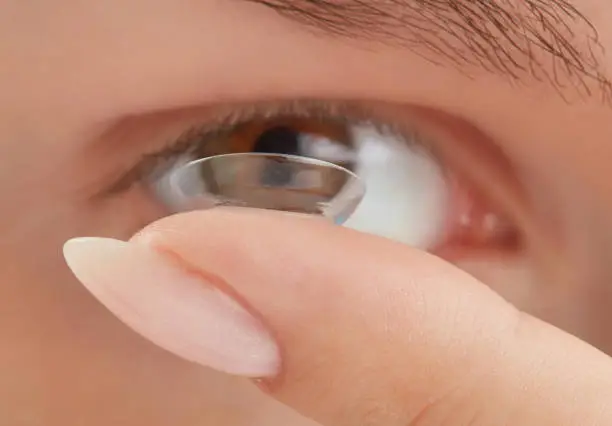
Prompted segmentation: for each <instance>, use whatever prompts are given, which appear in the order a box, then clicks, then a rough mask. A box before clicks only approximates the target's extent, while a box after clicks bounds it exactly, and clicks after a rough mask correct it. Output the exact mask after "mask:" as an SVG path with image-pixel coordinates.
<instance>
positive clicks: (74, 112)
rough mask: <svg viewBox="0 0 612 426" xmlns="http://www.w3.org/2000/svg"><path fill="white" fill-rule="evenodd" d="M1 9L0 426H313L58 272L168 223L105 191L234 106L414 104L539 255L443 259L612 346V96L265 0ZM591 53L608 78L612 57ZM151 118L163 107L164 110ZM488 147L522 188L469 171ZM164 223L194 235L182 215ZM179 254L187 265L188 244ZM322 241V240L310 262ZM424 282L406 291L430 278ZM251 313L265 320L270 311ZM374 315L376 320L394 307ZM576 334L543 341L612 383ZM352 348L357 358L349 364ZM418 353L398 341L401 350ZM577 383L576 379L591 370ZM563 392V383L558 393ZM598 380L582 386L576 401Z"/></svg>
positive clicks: (526, 307) (608, 11) (605, 38)
mask: <svg viewBox="0 0 612 426" xmlns="http://www.w3.org/2000/svg"><path fill="white" fill-rule="evenodd" d="M0 4H1V9H2V14H0V58H2V60H1V63H2V65H1V68H0V93H2V97H1V99H0V135H2V139H1V142H0V189H1V190H2V194H3V201H2V210H1V211H0V232H1V235H2V239H1V240H0V283H1V285H0V336H2V339H3V340H2V345H0V377H2V380H3V386H2V388H1V389H0V413H2V420H3V422H5V423H6V424H14V425H27V426H29V425H33V426H38V425H40V426H42V425H45V426H56V425H57V426H59V425H62V426H68V425H81V424H87V425H91V426H97V425H107V424H130V425H148V426H157V425H165V424H170V423H171V424H176V425H180V426H192V425H202V424H204V425H208V424H210V425H220V424H221V425H230V426H241V425H259V424H261V425H276V424H278V425H287V424H291V425H296V426H301V425H307V424H311V423H310V420H306V419H304V418H302V417H301V416H300V415H298V414H296V413H294V412H293V411H292V410H291V409H289V408H287V407H285V406H283V405H282V404H279V403H278V402H276V401H274V400H273V399H272V398H269V397H267V396H263V395H262V394H261V393H260V392H259V391H258V390H257V389H256V388H255V387H254V386H253V385H252V384H251V383H249V382H247V381H244V380H241V379H238V378H230V377H227V376H224V375H221V374H218V373H215V372H212V371H210V370H208V369H206V368H205V367H202V366H198V365H194V364H191V363H188V362H185V361H182V360H181V359H179V358H177V357H175V356H174V355H172V354H169V353H167V352H165V351H163V350H161V349H159V348H158V347H156V346H155V345H153V344H151V343H149V342H148V341H146V340H145V339H142V338H141V337H139V336H137V335H136V334H134V333H133V332H132V331H131V330H129V329H128V328H127V327H125V326H124V325H123V324H122V323H121V322H119V321H118V320H117V319H116V318H114V317H113V316H112V314H111V313H109V312H108V311H107V310H105V309H104V308H103V307H102V306H101V305H100V304H99V303H98V302H97V301H96V300H95V299H94V298H92V297H91V296H90V295H89V294H88V292H87V291H86V290H85V289H83V288H82V287H81V286H80V285H79V283H78V282H77V281H76V279H75V278H74V277H73V276H72V274H71V273H70V271H69V270H68V268H67V267H66V265H65V263H64V261H63V259H62V257H61V245H62V244H63V243H64V241H66V240H67V239H69V238H71V237H74V236H81V235H97V236H109V237H115V238H120V239H128V238H130V237H131V236H132V235H133V234H134V233H136V232H137V231H139V230H140V229H141V228H143V227H144V226H146V225H148V224H149V223H151V222H153V221H155V220H157V219H159V218H160V216H161V211H160V208H159V206H158V205H156V203H155V202H153V201H152V200H151V199H150V198H149V197H147V196H146V195H145V193H144V192H143V191H140V190H138V189H133V190H130V191H127V192H125V193H122V194H119V195H116V196H112V197H103V198H96V197H95V194H96V193H98V192H100V191H101V190H102V189H103V188H105V187H107V186H109V185H111V184H112V182H113V180H114V179H115V178H116V177H117V175H118V174H119V173H120V172H121V171H122V170H125V168H126V167H129V166H130V165H131V164H133V163H135V162H136V161H137V160H138V158H139V157H140V156H142V155H143V154H144V153H146V152H151V151H156V150H158V149H160V148H161V147H162V146H163V145H164V143H165V142H166V141H167V139H168V137H170V136H176V135H177V134H179V133H180V132H181V131H182V130H184V127H185V126H186V124H188V123H194V122H198V121H200V120H202V119H203V118H204V117H206V112H205V111H204V110H203V106H206V105H214V104H218V103H222V102H223V103H226V102H247V101H252V100H267V99H295V98H302V97H309V98H325V99H366V100H373V101H384V102H385V103H389V104H402V105H404V104H410V105H416V106H418V107H417V108H414V107H410V110H409V112H407V113H405V115H407V116H410V117H411V120H414V121H418V122H422V123H423V124H422V125H423V126H424V127H425V128H427V129H429V131H430V133H431V134H432V135H439V136H440V139H441V140H454V139H458V140H459V141H461V142H462V144H460V145H461V146H462V147H463V146H464V145H465V146H466V148H465V150H463V149H462V150H459V149H457V148H456V145H457V144H451V143H446V144H445V146H449V147H448V148H444V153H445V154H443V155H444V156H446V157H448V158H459V159H460V160H456V161H457V162H458V163H460V164H458V165H457V167H458V168H460V169H462V170H468V171H469V173H467V174H468V175H469V179H466V180H469V181H470V182H475V184H477V185H479V188H482V190H483V191H485V192H486V193H487V194H489V195H490V194H493V193H495V194H497V195H496V196H493V195H491V198H494V199H495V200H494V201H495V202H494V203H493V204H495V206H496V208H499V209H501V210H503V211H504V213H505V214H506V215H507V216H508V217H510V218H511V220H512V221H513V222H515V223H516V226H517V228H519V229H520V231H521V233H522V234H524V236H525V239H526V241H528V242H529V244H528V246H527V248H525V249H524V250H521V251H520V253H518V254H517V255H515V256H512V257H506V256H495V255H491V254H490V253H487V252H486V251H484V252H475V253H471V252H470V253H467V254H466V253H463V254H461V255H455V254H454V255H448V256H446V255H445V257H447V259H448V260H450V261H451V262H452V263H454V264H455V265H456V267H457V268H459V269H463V270H465V271H467V272H469V273H471V274H472V275H474V276H475V277H476V278H478V279H479V280H480V281H481V282H483V283H484V284H486V285H488V286H489V287H491V288H492V289H493V290H495V291H496V292H498V293H499V294H501V295H502V296H504V297H505V298H506V299H508V300H509V301H510V302H511V303H512V304H514V305H515V306H516V307H518V308H519V309H520V310H522V311H525V312H528V313H530V314H533V315H534V316H536V317H539V318H542V319H544V320H546V321H548V322H550V323H552V324H553V325H555V326H557V327H559V328H562V329H564V330H566V331H568V332H569V333H572V334H574V335H577V336H578V337H579V338H581V339H583V340H584V341H586V342H588V343H590V344H592V345H593V346H595V347H597V348H599V349H601V350H602V351H603V352H607V353H610V352H612V336H610V332H609V327H606V325H607V324H609V321H610V320H612V318H610V316H611V314H610V309H609V306H610V303H611V302H612V294H610V289H609V287H608V284H609V282H610V280H611V278H612V276H611V275H612V268H610V259H609V257H610V253H612V221H611V220H610V217H612V191H611V190H610V189H611V188H610V186H611V183H610V182H612V172H611V171H610V167H609V161H608V160H609V158H612V144H611V143H610V140H612V120H611V119H610V117H611V116H612V110H611V109H610V106H609V105H607V104H605V103H603V102H601V100H600V99H599V97H597V96H593V97H587V98H581V97H580V96H578V95H576V94H574V93H573V92H572V93H568V96H567V97H569V100H570V101H571V102H568V101H567V99H563V98H562V97H561V96H559V94H558V93H557V91H556V90H555V89H553V88H552V87H550V85H548V84H546V83H538V82H535V81H531V80H529V79H527V81H526V82H525V83H524V84H521V85H511V84H508V81H507V79H505V78H502V77H500V76H497V75H492V74H488V73H484V72H481V73H478V72H477V73H476V76H475V77H476V78H472V79H468V78H466V77H465V75H464V74H463V73H461V72H458V71H457V70H456V69H454V68H452V67H440V66H435V65H433V64H431V63H430V62H427V61H425V60H423V59H422V58H420V57H419V56H418V55H416V54H414V53H411V52H408V51H403V50H399V49H397V48H392V47H385V46H378V47H377V48H376V49H363V48H361V46H360V45H359V43H357V44H351V43H348V42H347V41H346V40H340V39H331V38H325V37H320V36H316V35H313V34H312V33H311V32H309V31H306V30H304V29H303V28H302V27H300V26H299V25H298V24H296V23H293V22H290V21H289V20H286V19H283V18H281V17H279V16H277V15H276V14H274V13H271V12H270V11H268V10H266V9H263V8H260V7H257V6H256V5H254V4H239V3H236V2H230V1H208V0H206V1H200V2H191V1H181V2H177V1H171V0H159V1H156V2H146V1H138V0H128V1H118V0H113V1H108V2H104V3H103V4H97V3H95V2H69V1H68V0H58V1H53V2H44V1H38V2H19V1H14V2H13V1H3V2H1V3H0ZM576 4H577V6H578V7H579V8H580V10H581V11H582V12H583V13H584V14H585V16H586V17H587V18H588V19H589V20H590V21H591V22H592V23H593V25H595V26H596V27H597V28H598V30H599V35H600V42H601V44H602V46H603V47H604V48H607V49H608V50H610V49H612V27H610V26H609V25H607V24H606V23H609V22H611V21H612V5H609V4H608V3H607V2H603V1H601V0H576ZM143 11H146V13H143ZM262 48H263V51H262ZM313 58H316V60H313ZM598 59H599V61H600V66H601V68H602V69H604V70H606V69H607V70H612V55H610V54H607V55H605V54H602V55H601V57H600V58H598ZM609 78H612V71H610V72H609ZM372 82H375V83H376V84H372ZM567 97H566V98H567ZM423 108H426V109H427V111H431V110H434V111H436V112H435V113H431V112H423ZM382 109H385V108H382ZM160 110H164V111H167V112H164V113H162V114H157V113H154V112H156V111H160ZM534 112H537V113H534ZM402 114H403V113H400V111H399V110H398V109H397V108H391V109H390V110H389V112H388V115H389V116H401V115H402ZM448 116H453V117H458V118H460V119H461V120H463V121H466V122H469V123H470V127H469V129H472V128H477V129H478V134H477V135H476V134H474V133H473V132H472V131H471V130H469V129H468V128H466V127H465V126H463V125H455V124H453V123H454V121H453V120H450V119H448V118H447V117H448ZM126 117H133V118H131V119H130V120H128V121H127V122H126V121H125V119H126ZM463 121H462V122H463ZM122 135H123V136H122ZM449 135H452V137H451V136H449ZM483 135H485V136H483ZM445 138H447V139H445ZM475 139H478V140H480V139H482V140H483V143H484V144H487V143H490V144H491V145H495V146H496V147H499V148H501V149H502V150H503V151H504V152H505V155H506V156H507V157H508V158H509V160H510V162H511V163H512V164H513V167H514V169H515V170H516V173H515V177H516V179H512V178H510V177H509V175H508V173H506V172H504V171H503V168H502V167H499V166H498V165H497V163H495V162H492V163H490V162H483V161H479V160H477V159H478V158H479V155H478V153H477V151H476V150H475V149H472V148H469V146H470V143H471V142H470V141H474V140H475ZM487 141H489V142H487ZM491 141H493V142H491ZM440 144H442V143H440ZM451 145H452V146H455V148H452V147H450V146H451ZM487 182H488V183H487ZM487 185H489V186H487ZM495 197H497V198H495ZM219 220H220V219H219ZM223 223H224V222H223V221H222V220H221V222H218V224H223ZM247 225H249V224H248V223H245V224H243V225H241V226H244V229H245V230H246V229H248V228H249V226H247ZM173 226H176V227H177V228H179V229H181V230H183V231H185V230H187V231H189V230H191V229H192V228H193V229H195V230H196V231H197V232H203V231H202V230H199V231H198V230H197V229H198V228H197V226H196V225H194V224H193V223H191V222H189V221H188V220H186V221H185V223H179V224H178V225H177V224H174V225H173ZM268 226H272V225H269V224H268ZM238 229H242V228H238ZM183 231H182V232H183ZM351 238H352V237H351ZM219 240H220V241H221V238H220V237H219ZM372 241H374V242H372ZM372 241H370V240H367V241H365V242H362V243H363V244H364V246H371V247H373V249H372V253H375V252H376V251H375V250H374V247H375V246H376V244H380V243H379V242H376V241H379V240H377V239H374V240H372ZM351 243H352V241H342V242H339V243H338V244H339V247H341V246H343V244H345V245H346V246H347V247H348V246H349V245H350V244H351ZM168 244H170V243H168ZM171 244H175V245H172V249H173V250H175V251H179V252H180V247H181V243H180V242H174V243H171ZM236 244H237V246H236V247H238V244H239V242H236ZM323 245H324V243H323V242H322V241H314V242H313V245H312V252H317V251H319V250H321V249H322V246H323ZM395 249H397V247H395V246H394V250H395ZM364 250H366V248H364ZM319 256H323V254H320V255H319ZM295 261H296V262H297V260H295ZM197 262H200V261H197ZM197 262H196V263H197ZM444 265H446V266H448V264H447V263H444ZM197 266H198V267H200V266H201V265H199V264H198V265H197ZM446 266H444V267H446ZM201 267H203V268H204V267H206V265H204V266H201ZM347 267H350V265H348V266H347ZM430 268H431V269H430V270H429V272H430V273H433V272H431V271H434V272H435V271H438V269H439V268H442V266H439V265H438V264H435V265H433V266H431V267H430ZM457 268H455V267H453V271H454V272H456V270H457ZM454 272H453V273H454ZM410 273H412V272H408V271H407V272H406V274H410ZM414 273H415V275H414V276H413V277H412V278H410V277H408V278H407V279H408V280H410V279H416V278H419V277H423V276H424V275H420V274H418V273H416V272H414ZM453 277H454V275H453ZM459 281H460V280H459ZM459 281H458V282H459ZM234 284H235V283H231V285H234ZM262 294H266V293H262ZM254 306H255V309H256V310H262V312H264V315H265V307H263V306H257V305H256V304H255V305H254ZM500 306H501V305H500ZM503 306H506V305H503ZM370 308H371V309H370V310H368V312H371V313H372V315H383V313H384V312H385V309H383V308H382V307H370ZM315 310H316V309H313V311H312V312H314V311H315ZM313 315H314V314H313ZM491 316H492V318H493V317H494V316H495V315H494V314H491ZM346 327H347V328H345V329H342V328H341V329H340V330H346V329H349V328H350V327H348V326H346ZM563 336H564V337H559V338H558V339H557V338H556V337H555V338H552V339H553V340H554V341H555V343H554V345H553V346H552V347H554V348H558V351H557V353H559V352H563V351H565V350H568V351H569V352H570V353H574V352H573V350H574V349H573V348H574V345H578V347H579V348H578V349H576V351H577V352H579V353H580V354H581V355H580V356H579V359H581V360H588V361H591V360H592V359H597V362H596V363H595V364H596V365H597V366H600V365H601V370H600V371H602V372H603V371H604V370H606V369H607V368H609V366H608V365H607V364H606V363H608V364H609V362H608V359H607V358H606V357H604V358H605V361H604V360H602V358H600V356H601V354H599V353H597V355H592V354H591V352H590V348H589V349H588V350H586V349H584V348H583V346H582V345H580V344H577V343H576V342H575V341H574V340H572V339H570V340H571V342H569V341H566V340H565V339H566V336H565V335H563ZM364 345H365V343H364ZM349 349H355V348H354V347H350V348H344V349H343V350H346V351H348V350H349ZM409 349H410V348H406V347H403V348H399V347H398V348H396V350H397V351H398V354H401V353H402V352H401V351H404V350H409ZM583 351H586V352H588V355H584V358H582V356H583V355H582V353H583ZM536 352H537V351H536ZM346 353H350V352H346ZM591 357H593V358H591ZM572 365H574V364H572ZM586 365H589V364H588V363H586ZM393 366H394V367H397V368H400V367H399V365H398V363H396V364H393ZM556 368H557V367H554V368H552V370H551V371H557V370H556ZM559 368H560V367H559ZM580 368H581V367H580V366H579V365H575V373H576V374H577V375H578V376H580V377H583V376H584V375H585V374H586V373H585V372H584V371H582V370H581V369H580ZM597 368H599V367H597ZM393 371H394V370H392V369H390V373H389V374H393V373H392V372H393ZM572 371H574V370H572ZM550 375H552V374H550ZM606 375H607V372H606V373H605V374H604V376H606ZM543 377H548V375H547V374H544V373H543ZM581 383H583V382H581ZM570 384H571V382H570V381H563V380H561V381H559V382H553V383H552V384H551V386H552V387H553V388H556V389H560V391H559V393H558V394H557V393H556V394H555V395H562V396H564V395H565V394H564V393H563V390H564V389H567V388H569V387H570ZM590 385H591V383H590V381H589V380H587V379H585V380H584V386H585V388H589V389H592V388H590V387H589V386H590ZM340 386H341V385H340ZM346 386H347V387H344V388H342V387H341V388H339V389H337V390H336V392H337V393H338V394H341V393H343V392H345V391H346V390H347V389H348V388H350V387H349V385H348V384H347V385H346ZM572 386H573V385H572ZM577 388H578V389H581V387H580V386H578V387H577ZM305 389H309V388H308V387H306V388H305ZM305 389H304V388H297V390H296V391H295V392H297V393H298V394H299V393H300V392H305V391H306V390H305ZM315 389H318V388H315ZM503 389H506V388H505V387H504V388H503ZM513 389H514V388H513ZM594 389H597V386H595V387H594ZM515 391H516V389H515ZM291 395H294V393H293V391H291V390H290V391H289V392H288V393H287V394H279V395H276V396H278V397H279V398H280V399H281V400H282V401H283V402H287V403H289V405H291V406H292V407H293V408H297V409H298V410H299V411H301V412H302V413H303V414H306V415H307V416H309V417H315V418H317V420H321V421H324V422H327V423H328V424H330V425H344V424H355V423H350V421H349V420H355V419H346V418H343V419H338V418H336V417H334V416H333V415H331V414H329V413H330V412H331V411H333V409H331V408H329V407H316V404H315V403H314V402H310V403H304V400H303V399H300V398H296V397H294V396H291ZM384 396H385V397H386V396H388V395H387V394H384ZM373 397H377V398H383V395H373ZM342 406H343V405H342V404H340V402H339V403H338V405H337V406H335V407H333V408H334V409H338V407H342ZM419 408H420V407H419ZM591 408H592V410H595V409H594V408H593V407H588V406H584V410H585V412H591V411H590V409H591ZM362 414H363V413H362ZM583 414H584V413H583ZM364 415H365V414H364ZM376 420H378V419H376ZM383 420H388V419H383ZM358 421H363V418H360V419H358ZM373 424H385V423H382V422H376V421H375V422H373ZM431 424H436V423H435V422H433V423H431ZM483 424H486V423H483ZM534 424H535V423H534ZM542 424H546V423H542ZM551 424H553V423H551ZM568 424H569V423H568ZM576 424H578V423H576Z"/></svg>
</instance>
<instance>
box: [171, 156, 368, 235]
mask: <svg viewBox="0 0 612 426" xmlns="http://www.w3.org/2000/svg"><path fill="white" fill-rule="evenodd" d="M169 184H170V185H171V189H172V190H173V193H174V197H173V198H174V199H173V204H174V206H175V208H176V209H177V210H179V211H185V210H200V209H209V208H213V207H217V206H234V207H251V208H259V209H269V210H281V211H286V212H294V213H302V214H309V215H316V216H322V217H325V218H327V219H329V220H331V221H333V222H334V223H336V224H342V223H344V222H345V221H346V220H347V219H348V218H349V217H350V216H351V214H352V213H353V212H354V211H355V209H356V208H357V206H358V205H359V203H360V202H361V200H362V199H363V197H364V195H365V185H364V183H363V181H362V180H361V179H359V177H357V175H355V174H354V173H352V172H350V171H349V170H347V169H345V168H343V167H341V166H338V165H336V164H333V163H329V162H327V161H323V160H318V159H315V158H308V157H302V156H296V155H287V154H268V153H253V152H249V153H233V154H222V155H216V156H212V157H207V158H202V159H199V160H195V161H191V162H189V163H187V164H185V165H183V166H181V167H180V168H178V169H176V170H174V171H173V173H172V175H171V176H170V181H169Z"/></svg>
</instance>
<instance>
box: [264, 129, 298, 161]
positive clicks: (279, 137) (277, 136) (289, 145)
mask: <svg viewBox="0 0 612 426" xmlns="http://www.w3.org/2000/svg"><path fill="white" fill-rule="evenodd" d="M299 137H300V132H296V131H295V130H294V129H292V128H290V127H284V126H283V127H272V128H271V129H268V130H266V131H265V132H263V133H262V134H261V135H259V138H258V139H257V140H256V141H255V145H254V146H253V152H261V153H266V154H290V155H299V154H300V146H299V144H300V141H299Z"/></svg>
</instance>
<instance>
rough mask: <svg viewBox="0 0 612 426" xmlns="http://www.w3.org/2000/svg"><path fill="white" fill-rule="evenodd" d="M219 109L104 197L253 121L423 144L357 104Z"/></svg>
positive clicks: (299, 102)
mask: <svg viewBox="0 0 612 426" xmlns="http://www.w3.org/2000/svg"><path fill="white" fill-rule="evenodd" d="M216 109H217V111H216V112H215V114H214V116H213V117H211V118H210V119H209V120H208V121H207V122H206V123H204V124H203V125H199V126H193V127H190V128H189V129H187V130H186V131H185V132H183V133H182V134H181V135H180V136H179V137H178V138H177V139H176V140H173V141H170V142H169V143H168V144H167V145H166V146H165V147H164V148H162V149H161V150H158V151H156V152H153V153H147V154H144V155H143V156H142V157H141V158H140V160H139V161H138V163H137V164H136V165H135V166H134V167H132V168H130V169H129V170H128V171H127V172H125V173H123V174H122V175H121V177H120V178H119V179H117V180H116V181H115V182H114V183H113V184H112V185H111V186H110V187H109V188H108V189H107V190H106V191H104V195H112V194H117V193H120V192H123V191H126V190H128V189H130V188H131V187H132V186H133V185H134V184H136V183H138V182H143V181H150V180H154V179H155V177H156V176H159V175H161V174H163V173H164V172H165V171H167V170H168V169H169V168H170V167H171V166H172V165H173V163H174V161H176V160H177V159H178V157H179V156H182V155H189V154H190V153H193V152H197V151H198V150H200V148H201V147H202V146H204V145H205V144H206V143H207V141H210V140H213V139H214V138H218V137H223V136H224V135H226V134H227V133H229V132H231V131H232V130H234V129H235V128H236V127H237V126H239V125H242V124H246V123H248V122H249V121H253V120H265V119H273V118H278V117H283V116H290V117H306V118H311V119H321V120H337V121H339V122H340V123H343V124H346V125H348V124H366V125H371V126H373V127H375V128H376V129H377V131H379V132H381V133H383V134H393V135H396V136H399V137H403V139H405V140H406V141H407V142H411V141H414V140H421V137H420V135H419V134H418V132H417V131H416V130H415V129H410V130H411V132H410V135H406V134H405V133H406V131H405V130H401V129H398V126H396V125H394V123H381V122H378V121H375V120H373V119H372V115H373V113H372V112H371V111H370V109H369V108H367V107H364V106H363V105H362V104H360V103H357V102H331V101H318V100H294V101H288V102H268V103H254V104H247V105H241V106H236V105H224V106H221V107H218V108H216ZM421 147H422V148H424V147H423V146H421Z"/></svg>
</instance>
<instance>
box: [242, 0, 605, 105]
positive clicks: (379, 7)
mask: <svg viewBox="0 0 612 426" xmlns="http://www.w3.org/2000/svg"><path fill="white" fill-rule="evenodd" d="M247 1H249V2H253V3H259V4H262V5H264V6H267V7H269V8H272V9H273V10H275V11H276V12H278V13H279V14H281V15H283V16H285V17H288V18H290V19H293V20H296V21H299V22H300V23H302V24H305V25H306V26H307V27H309V28H311V29H313V30H315V31H316V32H318V33H323V34H325V35H331V36H335V37H344V38H348V39H362V40H366V41H373V42H382V43H385V44H390V45H392V46H399V47H404V48H408V49H409V50H411V51H412V52H414V53H416V54H418V55H419V56H421V57H423V58H424V59H426V60H428V61H430V62H433V63H435V64H437V65H449V64H450V65H452V66H455V67H456V68H457V69H459V70H461V71H462V72H464V73H465V74H467V75H468V76H473V72H474V70H477V69H480V70H483V69H484V70H485V71H487V72H490V73H495V74H499V75H502V76H504V77H506V78H509V79H510V80H511V81H512V82H514V83H521V82H522V81H523V80H524V78H525V77H526V76H531V78H532V79H535V80H537V81H547V82H549V83H551V84H552V85H553V87H555V88H556V89H557V91H558V92H559V93H560V94H561V95H562V96H564V97H565V95H566V93H567V88H568V87H570V88H571V87H573V88H574V89H575V90H576V91H577V92H578V93H579V94H580V95H582V96H583V97H584V96H589V97H590V96H595V95H597V96H601V97H602V100H603V101H604V102H606V103H611V102H610V101H612V82H611V81H610V80H609V79H608V78H607V77H606V73H605V70H603V69H602V67H601V64H600V63H599V60H598V59H599V58H601V57H602V56H603V55H604V54H605V52H604V48H603V46H602V44H601V43H600V41H599V36H598V33H597V30H596V28H595V27H594V26H593V25H592V24H591V23H590V22H589V20H588V19H587V18H586V17H585V16H584V15H583V14H582V13H581V12H580V11H579V10H578V9H577V8H576V7H575V6H574V5H573V4H572V3H570V1H571V0H247Z"/></svg>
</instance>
